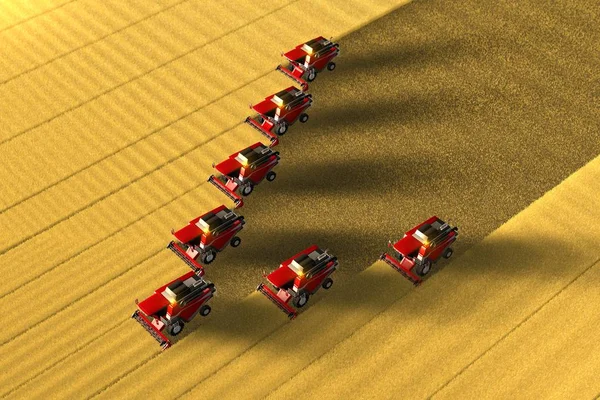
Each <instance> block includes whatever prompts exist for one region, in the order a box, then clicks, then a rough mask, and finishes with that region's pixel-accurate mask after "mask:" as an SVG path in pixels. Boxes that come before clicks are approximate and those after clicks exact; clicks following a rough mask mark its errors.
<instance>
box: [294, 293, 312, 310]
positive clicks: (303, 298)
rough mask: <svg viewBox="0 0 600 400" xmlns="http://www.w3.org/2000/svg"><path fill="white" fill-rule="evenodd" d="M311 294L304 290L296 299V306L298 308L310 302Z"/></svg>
mask: <svg viewBox="0 0 600 400" xmlns="http://www.w3.org/2000/svg"><path fill="white" fill-rule="evenodd" d="M309 297H310V296H309V295H308V293H306V292H302V293H300V294H299V295H298V297H296V298H295V299H294V306H296V307H297V308H302V307H304V306H305V305H306V303H308V298H309Z"/></svg>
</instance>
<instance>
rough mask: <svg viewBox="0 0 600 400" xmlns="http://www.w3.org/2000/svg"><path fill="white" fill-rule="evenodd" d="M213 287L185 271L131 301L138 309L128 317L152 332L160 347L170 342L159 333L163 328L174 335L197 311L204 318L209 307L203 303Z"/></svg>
mask: <svg viewBox="0 0 600 400" xmlns="http://www.w3.org/2000/svg"><path fill="white" fill-rule="evenodd" d="M215 291H216V289H215V285H214V284H213V283H211V282H208V281H205V280H204V279H202V275H201V274H198V273H195V272H192V271H190V272H188V273H187V274H185V275H183V276H180V277H179V278H177V279H175V280H174V281H172V282H169V283H168V284H166V285H164V286H161V287H160V288H158V289H156V291H155V292H154V294H152V295H151V296H150V297H148V298H147V299H145V300H143V301H142V302H138V301H137V300H136V301H135V302H136V304H137V306H138V309H137V310H136V311H135V312H134V313H133V315H132V316H131V318H133V319H135V320H136V321H137V322H139V323H140V325H142V326H143V327H144V329H146V331H148V333H150V335H152V337H153V338H154V339H156V341H157V342H158V343H160V346H161V347H162V349H163V350H165V349H167V348H168V347H170V346H171V341H170V340H169V339H168V338H167V337H166V336H165V334H164V333H163V332H162V331H163V330H165V329H166V331H167V333H168V334H169V335H170V336H177V335H179V334H180V333H181V331H182V330H183V326H184V325H185V323H187V322H190V321H191V320H192V319H193V318H194V317H195V316H196V315H197V314H200V315H202V316H203V317H206V316H207V315H208V314H210V306H209V305H207V304H206V302H208V301H209V300H210V299H211V298H212V297H213V295H214V293H215Z"/></svg>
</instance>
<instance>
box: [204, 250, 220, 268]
mask: <svg viewBox="0 0 600 400" xmlns="http://www.w3.org/2000/svg"><path fill="white" fill-rule="evenodd" d="M215 258H217V253H216V252H215V251H214V250H208V251H206V252H204V253H202V263H203V264H207V265H208V264H210V263H211V262H213V261H215Z"/></svg>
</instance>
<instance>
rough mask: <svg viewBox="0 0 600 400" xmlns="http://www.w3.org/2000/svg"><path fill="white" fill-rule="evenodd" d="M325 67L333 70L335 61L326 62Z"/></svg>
mask: <svg viewBox="0 0 600 400" xmlns="http://www.w3.org/2000/svg"><path fill="white" fill-rule="evenodd" d="M327 69H328V70H329V71H333V70H334V69H335V63H334V62H333V61H332V62H330V63H329V64H327Z"/></svg>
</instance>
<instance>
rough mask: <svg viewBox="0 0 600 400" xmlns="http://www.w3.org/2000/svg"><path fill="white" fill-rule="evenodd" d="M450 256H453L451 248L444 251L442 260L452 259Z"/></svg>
mask: <svg viewBox="0 0 600 400" xmlns="http://www.w3.org/2000/svg"><path fill="white" fill-rule="evenodd" d="M452 254H454V250H452V249H451V248H447V249H446V250H444V254H443V255H442V256H443V257H444V258H450V257H452Z"/></svg>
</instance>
